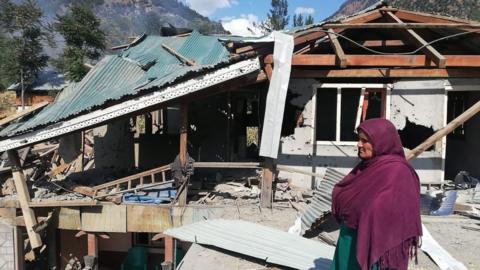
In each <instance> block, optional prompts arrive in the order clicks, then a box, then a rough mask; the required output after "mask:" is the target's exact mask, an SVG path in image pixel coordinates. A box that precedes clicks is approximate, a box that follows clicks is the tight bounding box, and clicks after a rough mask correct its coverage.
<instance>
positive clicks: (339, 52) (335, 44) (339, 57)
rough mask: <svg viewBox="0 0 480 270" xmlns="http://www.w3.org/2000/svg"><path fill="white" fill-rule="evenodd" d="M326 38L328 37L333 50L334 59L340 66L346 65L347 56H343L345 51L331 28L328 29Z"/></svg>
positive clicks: (344, 66)
mask: <svg viewBox="0 0 480 270" xmlns="http://www.w3.org/2000/svg"><path fill="white" fill-rule="evenodd" d="M328 38H329V39H330V44H331V45H332V48H333V50H334V51H335V56H336V61H337V63H338V64H339V65H340V67H341V68H346V67H347V57H346V56H345V52H344V51H343V49H342V46H341V45H340V42H339V41H338V39H337V36H336V35H335V32H334V31H333V29H328Z"/></svg>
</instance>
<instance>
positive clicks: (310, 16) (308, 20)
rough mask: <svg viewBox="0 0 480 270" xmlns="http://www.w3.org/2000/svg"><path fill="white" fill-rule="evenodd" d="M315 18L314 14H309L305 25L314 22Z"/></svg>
mask: <svg viewBox="0 0 480 270" xmlns="http://www.w3.org/2000/svg"><path fill="white" fill-rule="evenodd" d="M313 23H314V19H313V16H312V15H308V16H307V18H306V19H305V25H309V24H313Z"/></svg>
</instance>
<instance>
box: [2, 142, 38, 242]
mask: <svg viewBox="0 0 480 270" xmlns="http://www.w3.org/2000/svg"><path fill="white" fill-rule="evenodd" d="M7 153H8V159H9V160H10V163H11V164H12V176H13V181H14V183H15V190H16V191H17V198H18V201H19V203H20V207H21V208H22V215H23V218H24V220H25V227H26V229H27V234H28V239H29V240H30V245H31V247H32V249H35V248H39V247H41V246H42V238H41V237H40V235H39V234H38V233H36V232H35V231H34V230H33V227H34V226H35V225H37V220H36V218H35V213H34V212H33V209H32V208H30V206H29V203H30V194H29V192H28V187H27V182H26V180H25V175H24V174H23V170H22V168H21V166H20V158H19V157H18V152H17V151H16V150H8V151H7Z"/></svg>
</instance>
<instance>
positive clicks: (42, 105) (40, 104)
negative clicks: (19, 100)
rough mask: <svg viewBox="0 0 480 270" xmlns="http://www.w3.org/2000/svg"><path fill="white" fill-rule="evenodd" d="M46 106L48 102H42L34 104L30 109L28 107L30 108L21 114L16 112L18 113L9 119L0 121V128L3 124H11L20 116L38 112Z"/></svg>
mask: <svg viewBox="0 0 480 270" xmlns="http://www.w3.org/2000/svg"><path fill="white" fill-rule="evenodd" d="M48 104H49V102H48V101H44V102H41V103H38V104H35V105H33V106H32V107H30V108H28V109H25V110H23V111H21V112H18V113H16V114H14V115H11V116H9V117H6V118H4V119H2V120H0V126H3V125H5V124H8V123H10V122H12V121H14V120H16V119H18V118H20V117H22V116H25V115H27V114H29V113H31V112H34V111H36V110H38V109H41V108H43V107H45V106H47V105H48Z"/></svg>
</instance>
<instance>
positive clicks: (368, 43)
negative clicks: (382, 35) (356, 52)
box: [362, 39, 406, 47]
mask: <svg viewBox="0 0 480 270" xmlns="http://www.w3.org/2000/svg"><path fill="white" fill-rule="evenodd" d="M362 45H363V46H365V47H394V46H405V45H406V44H405V43H404V42H403V40H399V39H392V40H365V41H364V42H363V43H362Z"/></svg>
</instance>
